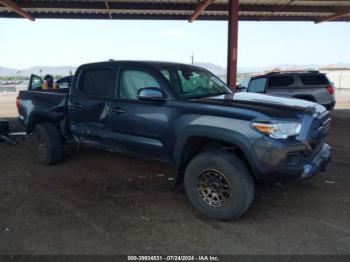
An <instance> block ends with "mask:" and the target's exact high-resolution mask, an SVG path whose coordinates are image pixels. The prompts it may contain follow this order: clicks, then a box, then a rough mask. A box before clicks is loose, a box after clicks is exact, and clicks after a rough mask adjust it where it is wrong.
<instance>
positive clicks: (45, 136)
mask: <svg viewBox="0 0 350 262" xmlns="http://www.w3.org/2000/svg"><path fill="white" fill-rule="evenodd" d="M34 137H35V140H36V152H35V155H36V157H37V159H38V160H39V162H40V163H42V164H44V165H57V164H59V163H61V162H62V159H63V141H62V138H61V136H60V133H59V132H58V129H57V127H56V126H55V125H54V124H52V123H41V124H38V125H37V126H36V127H35V131H34Z"/></svg>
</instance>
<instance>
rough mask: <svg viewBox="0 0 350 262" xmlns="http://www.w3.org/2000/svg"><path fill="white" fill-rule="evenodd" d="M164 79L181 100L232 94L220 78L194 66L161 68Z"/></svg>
mask: <svg viewBox="0 0 350 262" xmlns="http://www.w3.org/2000/svg"><path fill="white" fill-rule="evenodd" d="M159 70H160V71H161V73H162V74H163V75H164V77H165V78H166V79H167V80H168V81H169V83H170V85H171V86H172V87H174V88H175V89H176V91H177V94H178V96H179V97H180V98H183V99H192V98H200V97H209V96H217V95H223V94H230V93H231V91H230V90H229V88H228V87H227V86H226V85H225V83H224V82H223V81H221V80H220V78H218V77H216V76H215V75H213V74H211V73H210V72H208V71H206V70H204V69H201V68H198V67H194V66H168V67H162V68H159Z"/></svg>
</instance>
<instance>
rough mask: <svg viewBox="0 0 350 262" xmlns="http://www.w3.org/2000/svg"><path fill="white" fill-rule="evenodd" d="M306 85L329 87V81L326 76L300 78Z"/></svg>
mask: <svg viewBox="0 0 350 262" xmlns="http://www.w3.org/2000/svg"><path fill="white" fill-rule="evenodd" d="M300 80H301V82H302V83H303V84H304V85H328V84H329V81H328V79H327V77H326V76H325V75H305V76H300Z"/></svg>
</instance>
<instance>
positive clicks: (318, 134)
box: [309, 112, 331, 150]
mask: <svg viewBox="0 0 350 262" xmlns="http://www.w3.org/2000/svg"><path fill="white" fill-rule="evenodd" d="M330 124H331V118H330V116H329V112H327V113H326V114H325V115H323V114H322V115H321V116H319V117H318V118H315V120H314V122H313V124H312V129H311V137H310V140H309V144H310V146H311V148H312V149H313V150H316V149H318V148H319V147H320V146H321V145H322V144H323V142H324V140H325V138H326V135H327V133H328V131H329V128H330Z"/></svg>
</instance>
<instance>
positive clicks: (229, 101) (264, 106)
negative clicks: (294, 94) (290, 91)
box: [194, 92, 326, 117]
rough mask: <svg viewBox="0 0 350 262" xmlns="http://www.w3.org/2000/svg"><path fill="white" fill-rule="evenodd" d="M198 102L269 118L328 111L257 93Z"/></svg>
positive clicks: (209, 98)
mask: <svg viewBox="0 0 350 262" xmlns="http://www.w3.org/2000/svg"><path fill="white" fill-rule="evenodd" d="M194 100H195V101H197V102H201V103H208V104H216V105H222V106H229V107H235V108H241V109H249V110H254V111H257V112H259V113H262V114H264V115H267V116H269V117H293V116H294V117H295V116H296V114H299V113H309V114H311V115H313V114H315V113H316V114H317V115H319V114H321V113H323V112H324V111H325V110H326V109H325V108H324V107H323V106H321V105H319V104H316V103H313V102H309V101H306V100H301V99H295V98H283V97H276V96H270V95H264V94H257V93H245V92H244V93H243V92H242V93H235V94H227V95H220V96H213V97H205V98H199V99H194Z"/></svg>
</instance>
